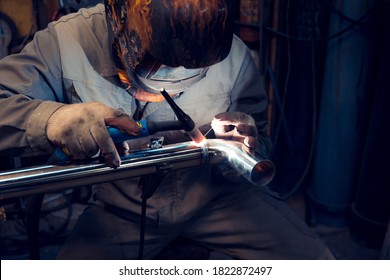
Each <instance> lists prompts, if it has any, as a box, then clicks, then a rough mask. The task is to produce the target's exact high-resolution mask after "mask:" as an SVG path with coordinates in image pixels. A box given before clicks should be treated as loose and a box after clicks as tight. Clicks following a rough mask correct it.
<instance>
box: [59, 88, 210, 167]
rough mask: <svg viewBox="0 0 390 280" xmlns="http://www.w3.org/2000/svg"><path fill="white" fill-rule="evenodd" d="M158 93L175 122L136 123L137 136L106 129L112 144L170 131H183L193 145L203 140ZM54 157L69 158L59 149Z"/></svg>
mask: <svg viewBox="0 0 390 280" xmlns="http://www.w3.org/2000/svg"><path fill="white" fill-rule="evenodd" d="M160 92H161V94H162V95H163V97H164V98H165V100H166V101H167V102H168V104H169V105H170V107H171V108H172V110H173V111H174V113H175V115H176V117H177V120H174V121H164V122H151V121H147V120H140V121H137V124H138V126H139V127H140V131H139V133H138V134H137V135H130V134H127V133H125V132H122V131H121V130H120V129H118V128H116V127H108V128H107V129H108V133H109V134H110V136H111V138H112V140H113V142H114V143H121V142H124V141H128V140H133V139H137V138H142V137H147V136H150V135H153V134H155V133H157V132H161V131H171V130H184V131H185V132H186V133H187V134H188V136H189V137H190V138H191V139H192V140H193V141H194V142H195V143H200V142H202V141H203V140H204V139H205V137H204V136H203V134H202V133H201V132H200V130H199V129H198V128H197V127H196V126H195V123H194V121H193V120H192V119H191V117H190V116H189V115H187V114H186V113H184V111H183V110H182V109H181V108H180V107H179V106H178V105H177V104H176V103H175V102H174V101H173V99H172V98H171V97H170V96H169V94H168V93H167V92H166V91H165V89H161V90H160ZM55 156H56V159H57V160H58V161H61V162H64V161H68V160H70V158H71V157H70V156H69V155H67V154H66V153H64V151H63V150H62V149H61V148H57V149H55Z"/></svg>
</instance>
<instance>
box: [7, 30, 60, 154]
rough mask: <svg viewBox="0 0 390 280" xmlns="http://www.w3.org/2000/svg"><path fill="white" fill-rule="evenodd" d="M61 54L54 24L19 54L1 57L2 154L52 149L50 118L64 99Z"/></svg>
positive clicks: (38, 151) (43, 152)
mask: <svg viewBox="0 0 390 280" xmlns="http://www.w3.org/2000/svg"><path fill="white" fill-rule="evenodd" d="M60 64H61V63H60V55H59V47H58V40H57V37H56V33H55V31H54V29H53V28H52V27H50V26H49V27H48V28H47V29H45V30H43V31H39V32H37V33H36V35H35V36H34V39H33V40H32V41H31V42H30V43H28V44H27V45H26V47H25V48H24V49H23V50H22V51H21V52H20V53H19V54H14V55H9V56H7V57H5V58H3V59H2V60H0V108H1V110H0V153H1V154H6V155H10V156H18V155H29V156H31V155H40V154H45V153H49V152H51V151H52V146H51V145H50V143H49V141H48V139H47V138H46V131H45V130H46V121H47V119H48V118H49V117H50V115H51V114H52V113H53V112H54V111H55V110H56V109H58V108H59V107H60V106H62V105H63V104H61V103H60V102H64V96H63V90H62V77H61V67H60Z"/></svg>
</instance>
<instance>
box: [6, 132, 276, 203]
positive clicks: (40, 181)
mask: <svg viewBox="0 0 390 280" xmlns="http://www.w3.org/2000/svg"><path fill="white" fill-rule="evenodd" d="M241 145H242V144H241V143H238V142H235V141H229V140H221V139H209V140H205V141H203V142H202V143H201V144H195V143H194V142H192V141H191V142H184V143H180V144H174V145H167V146H165V147H162V148H158V149H148V150H140V151H136V152H134V153H131V154H130V155H129V156H126V157H123V158H122V164H121V166H120V167H119V168H117V169H113V168H110V167H108V166H107V164H105V163H103V162H91V163H88V164H58V165H43V166H37V167H30V168H22V169H17V170H13V171H8V172H3V173H0V200H1V199H8V198H15V197H22V196H27V195H34V194H39V193H48V192H54V191H59V190H63V189H68V188H74V187H80V186H85V185H91V184H96V183H101V182H107V181H114V180H120V179H125V178H131V177H138V176H143V175H149V174H154V173H156V172H157V170H158V169H159V168H170V169H171V170H176V169H183V168H189V167H195V166H200V165H203V164H221V163H224V162H229V163H230V164H231V166H232V167H233V168H235V170H236V171H237V172H238V173H239V174H240V175H242V176H243V177H245V178H246V179H247V180H249V181H250V182H252V183H253V184H255V185H258V186H263V185H266V184H267V183H269V182H270V181H271V180H272V178H273V176H274V173H275V168H274V165H273V163H272V162H271V161H270V160H267V159H258V158H255V157H252V156H250V155H248V154H247V153H245V152H244V151H243V150H242V149H241Z"/></svg>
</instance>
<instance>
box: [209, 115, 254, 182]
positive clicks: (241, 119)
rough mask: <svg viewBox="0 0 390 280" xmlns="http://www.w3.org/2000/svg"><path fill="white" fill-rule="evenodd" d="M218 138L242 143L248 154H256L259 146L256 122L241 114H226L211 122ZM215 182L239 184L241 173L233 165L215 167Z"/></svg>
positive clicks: (216, 117)
mask: <svg viewBox="0 0 390 280" xmlns="http://www.w3.org/2000/svg"><path fill="white" fill-rule="evenodd" d="M211 127H212V129H213V130H214V134H215V137H216V138H220V139H227V140H234V141H237V142H240V143H242V144H243V145H242V149H243V150H244V151H245V152H246V153H248V154H252V155H253V154H254V153H255V151H256V148H257V146H258V144H257V136H258V131H257V128H256V126H255V120H254V119H253V118H252V117H251V116H249V115H247V114H245V113H241V112H224V113H220V114H218V115H216V116H215V117H214V119H213V121H212V122H211ZM215 168H216V170H217V171H216V172H214V173H213V174H215V175H214V180H217V181H219V182H221V181H222V182H223V181H228V182H233V183H238V182H239V181H240V175H241V174H240V173H238V172H237V171H236V170H235V169H234V168H233V167H232V166H231V165H229V164H222V165H217V166H215Z"/></svg>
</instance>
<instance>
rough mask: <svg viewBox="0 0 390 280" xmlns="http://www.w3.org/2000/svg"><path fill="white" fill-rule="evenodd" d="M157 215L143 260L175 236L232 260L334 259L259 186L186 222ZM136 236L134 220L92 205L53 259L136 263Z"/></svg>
mask: <svg viewBox="0 0 390 280" xmlns="http://www.w3.org/2000/svg"><path fill="white" fill-rule="evenodd" d="M178 209H180V207H178ZM140 211H141V210H140ZM161 213H165V214H164V215H166V216H165V217H160V218H156V220H151V219H147V221H146V231H145V246H144V255H143V258H144V259H152V258H154V257H155V256H156V255H157V254H158V253H159V252H160V251H161V250H162V249H163V248H164V247H165V246H167V245H168V244H169V243H170V242H171V241H173V240H175V239H176V238H178V237H185V238H187V239H190V240H193V241H195V242H198V243H199V244H201V245H202V246H205V247H207V248H209V249H211V250H214V251H216V252H220V253H222V254H225V255H229V256H230V257H231V258H233V259H268V260H272V259H284V260H285V259H298V260H303V259H334V257H333V255H332V254H331V252H330V251H329V250H328V248H327V247H326V246H325V245H324V243H323V242H322V241H321V240H319V239H318V238H317V236H316V235H315V234H314V233H313V232H312V231H311V229H310V228H308V227H307V226H306V224H305V223H304V222H303V221H302V219H301V218H299V217H298V216H297V215H296V214H295V213H294V212H293V211H292V210H291V209H290V208H289V207H288V206H287V205H286V204H285V203H284V202H282V201H279V200H277V199H275V198H273V197H271V196H270V195H268V194H267V193H266V192H264V191H262V189H261V188H258V187H245V188H238V189H237V190H236V191H230V192H228V193H226V194H225V195H221V196H219V197H217V198H215V199H214V200H213V201H212V203H208V204H207V205H206V206H205V207H203V208H202V209H199V211H198V212H197V213H196V214H194V215H193V216H191V217H190V218H188V219H186V220H180V221H177V220H176V219H175V218H173V217H174V216H171V217H169V212H168V213H167V212H163V211H161ZM160 220H164V221H165V222H164V223H161V222H160ZM167 221H168V222H167ZM169 221H170V222H169ZM139 231H140V221H139V219H133V218H129V219H125V218H123V217H120V216H118V215H116V214H113V213H112V212H110V211H107V210H106V209H105V207H103V206H97V205H91V206H90V207H88V208H87V209H86V210H85V211H84V212H83V213H82V214H81V215H80V217H79V219H78V221H77V223H76V225H75V227H74V229H73V230H72V232H71V233H70V235H69V237H68V240H67V242H66V243H65V244H64V246H63V248H62V250H61V251H60V253H59V255H58V258H59V259H137V258H138V249H139V247H138V246H139Z"/></svg>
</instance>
